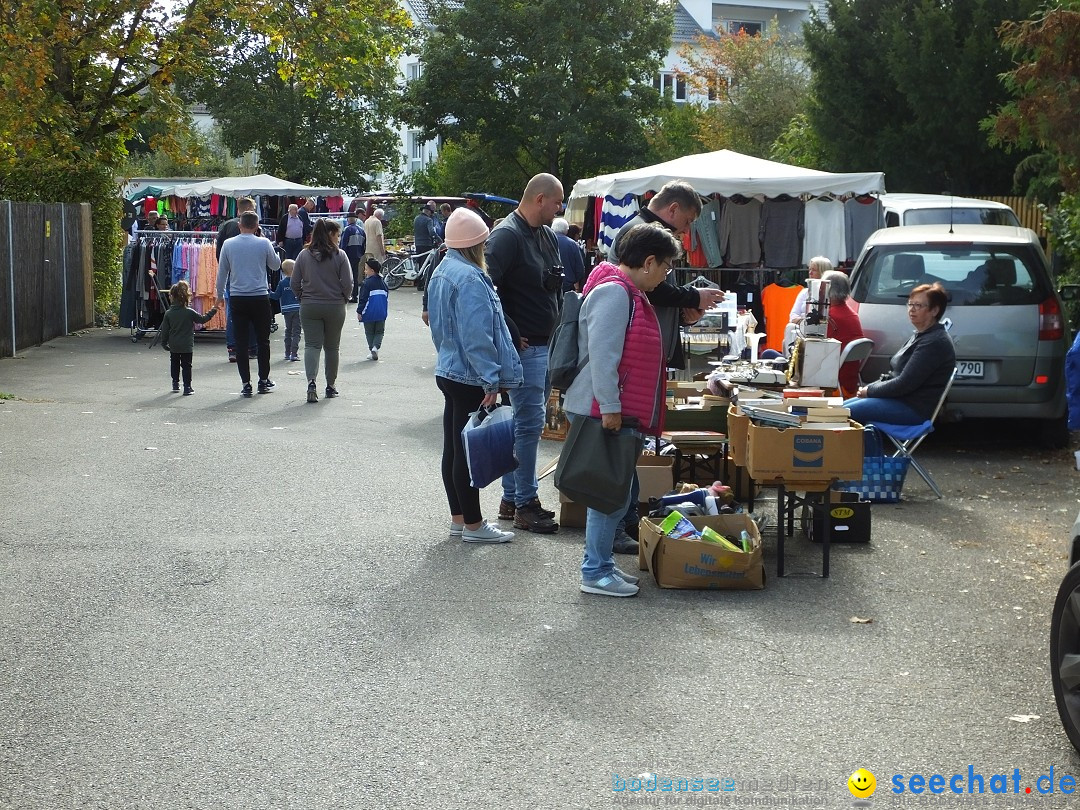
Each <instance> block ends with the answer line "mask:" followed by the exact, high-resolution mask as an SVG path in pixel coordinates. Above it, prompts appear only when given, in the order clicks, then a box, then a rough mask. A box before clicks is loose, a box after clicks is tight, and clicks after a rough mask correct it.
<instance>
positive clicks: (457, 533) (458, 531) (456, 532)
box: [450, 520, 465, 537]
mask: <svg viewBox="0 0 1080 810" xmlns="http://www.w3.org/2000/svg"><path fill="white" fill-rule="evenodd" d="M464 533H465V524H464V523H454V521H452V520H451V521H450V536H451V537H461V535H463V534H464Z"/></svg>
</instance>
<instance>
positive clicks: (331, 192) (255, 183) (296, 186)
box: [161, 174, 341, 197]
mask: <svg viewBox="0 0 1080 810" xmlns="http://www.w3.org/2000/svg"><path fill="white" fill-rule="evenodd" d="M207 194H221V195H222V196H225V197H244V196H246V195H248V194H272V195H275V196H289V197H337V196H339V195H340V194H341V189H340V188H332V187H329V186H326V187H324V186H305V185H303V184H302V183H292V182H289V181H288V180H282V179H281V178H280V177H274V176H273V175H270V174H254V175H251V176H250V177H219V178H217V179H216V180H199V181H195V182H192V183H190V184H178V185H175V186H170V187H167V188H163V189H162V190H161V196H162V197H205V196H206V195H207Z"/></svg>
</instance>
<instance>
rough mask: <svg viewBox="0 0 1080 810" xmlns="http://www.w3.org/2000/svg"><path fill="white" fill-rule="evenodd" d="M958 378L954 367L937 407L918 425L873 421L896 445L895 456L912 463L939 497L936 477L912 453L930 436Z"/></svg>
mask: <svg viewBox="0 0 1080 810" xmlns="http://www.w3.org/2000/svg"><path fill="white" fill-rule="evenodd" d="M955 379H956V369H955V368H954V369H953V371H952V374H951V375H950V376H949V381H948V382H947V383H946V384H945V390H944V391H942V392H941V399H939V400H938V404H937V407H936V408H934V412H933V413H932V414H931V415H930V418H929V419H927V420H926V421H925V422H922V423H921V424H918V425H889V424H885V423H882V422H874V423H872V424H873V426H874V427H876V428H877V429H878V430H880V431H881V432H882V433H884V434H885V435H886V436H888V437H889V439H891V440H892V443H893V444H894V445H896V452H895V453H893V458H896V457H898V456H904V457H905V458H907V459H908V461H909V462H910V464H911V468H912V469H913V470H915V472H917V473H918V474H919V475H921V476H922V479H923V481H925V482H926V483H927V484H929V485H930V489H932V490H934V494H935V495H937V496H938V497H939V498H942V497H944V496H943V495H942V494H941V490H940V489H938V485H937V484H936V483H934V479H933V478H931V477H930V473H928V472H927V471H926V468H925V467H923V465H922V464H920V463H919V462H918V461H916V460H915V457H914V456H913V455H912V453H914V452H915V450H916V449H917V448H918V446H919V445H920V444H922V441H923V439H925V438H926V437H927V436H929V435H930V434H931V433H933V431H934V420H935V419H936V418H937V415H938V413H939V412H940V411H941V408H942V406H943V405H944V404H945V399H946V398H947V397H948V396H949V389H950V388H952V384H953V380H955Z"/></svg>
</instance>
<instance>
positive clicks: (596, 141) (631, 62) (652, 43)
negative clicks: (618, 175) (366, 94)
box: [405, 0, 673, 188]
mask: <svg viewBox="0 0 1080 810" xmlns="http://www.w3.org/2000/svg"><path fill="white" fill-rule="evenodd" d="M672 19H673V18H672V11H671V6H670V4H668V3H657V2H656V0H608V2H603V3H579V4H578V5H577V6H575V7H574V13H572V14H570V13H567V9H566V5H565V3H563V2H561V0H536V2H532V3H521V2H517V1H516V0H464V1H463V2H462V4H461V6H460V7H459V8H450V7H448V6H442V7H440V8H437V9H436V11H435V13H434V24H435V30H434V31H433V32H432V33H431V35H430V36H428V37H427V38H426V40H425V41H424V43H423V45H422V47H421V51H420V57H421V61H422V63H423V65H424V72H423V75H422V76H421V77H420V78H418V79H416V80H414V81H413V82H411V83H410V85H409V87H408V88H407V89H406V93H405V117H406V119H407V120H409V121H410V122H411V123H413V124H415V125H417V126H419V127H421V128H422V130H423V133H424V136H425V137H435V136H441V137H442V138H443V139H444V140H458V141H461V140H462V139H463V136H465V135H474V136H476V137H477V138H478V139H479V141H480V142H481V143H484V144H486V145H487V146H488V147H489V149H490V154H491V156H492V159H494V160H497V161H500V162H503V163H506V164H508V165H511V166H513V167H515V169H516V171H517V174H518V183H517V185H518V186H523V185H524V183H525V181H526V180H527V179H528V178H529V177H530V176H531V175H533V174H535V173H536V172H540V171H546V172H551V173H552V174H555V175H556V176H558V177H560V178H561V179H562V180H563V183H564V185H566V186H567V187H568V188H569V185H570V184H571V183H573V182H574V181H575V180H576V179H577V178H578V177H581V176H586V175H588V174H593V173H598V172H602V171H610V170H614V169H617V168H623V167H625V166H627V165H634V164H638V165H640V163H639V160H640V158H641V157H642V156H643V155H644V152H645V140H644V137H643V134H642V126H641V118H642V115H643V114H644V113H645V112H647V111H648V109H649V108H650V107H651V106H653V105H655V103H656V99H657V94H656V91H655V90H653V88H652V78H653V76H654V74H655V73H656V72H657V70H658V69H659V65H660V59H661V57H662V56H663V54H664V53H666V51H667V48H668V44H669V43H670V41H671V34H672V25H673V23H672Z"/></svg>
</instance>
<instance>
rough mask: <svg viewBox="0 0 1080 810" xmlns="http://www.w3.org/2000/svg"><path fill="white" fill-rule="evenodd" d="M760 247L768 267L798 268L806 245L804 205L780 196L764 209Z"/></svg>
mask: <svg viewBox="0 0 1080 810" xmlns="http://www.w3.org/2000/svg"><path fill="white" fill-rule="evenodd" d="M760 237H761V244H762V247H763V250H764V253H765V264H767V265H768V266H769V267H798V266H799V261H800V258H801V257H800V255H799V254H800V253H801V252H802V243H803V201H802V200H800V199H799V198H798V197H790V196H788V195H787V194H781V195H780V196H778V197H771V198H769V199H767V200H765V204H764V205H763V206H762V207H761V226H760Z"/></svg>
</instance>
